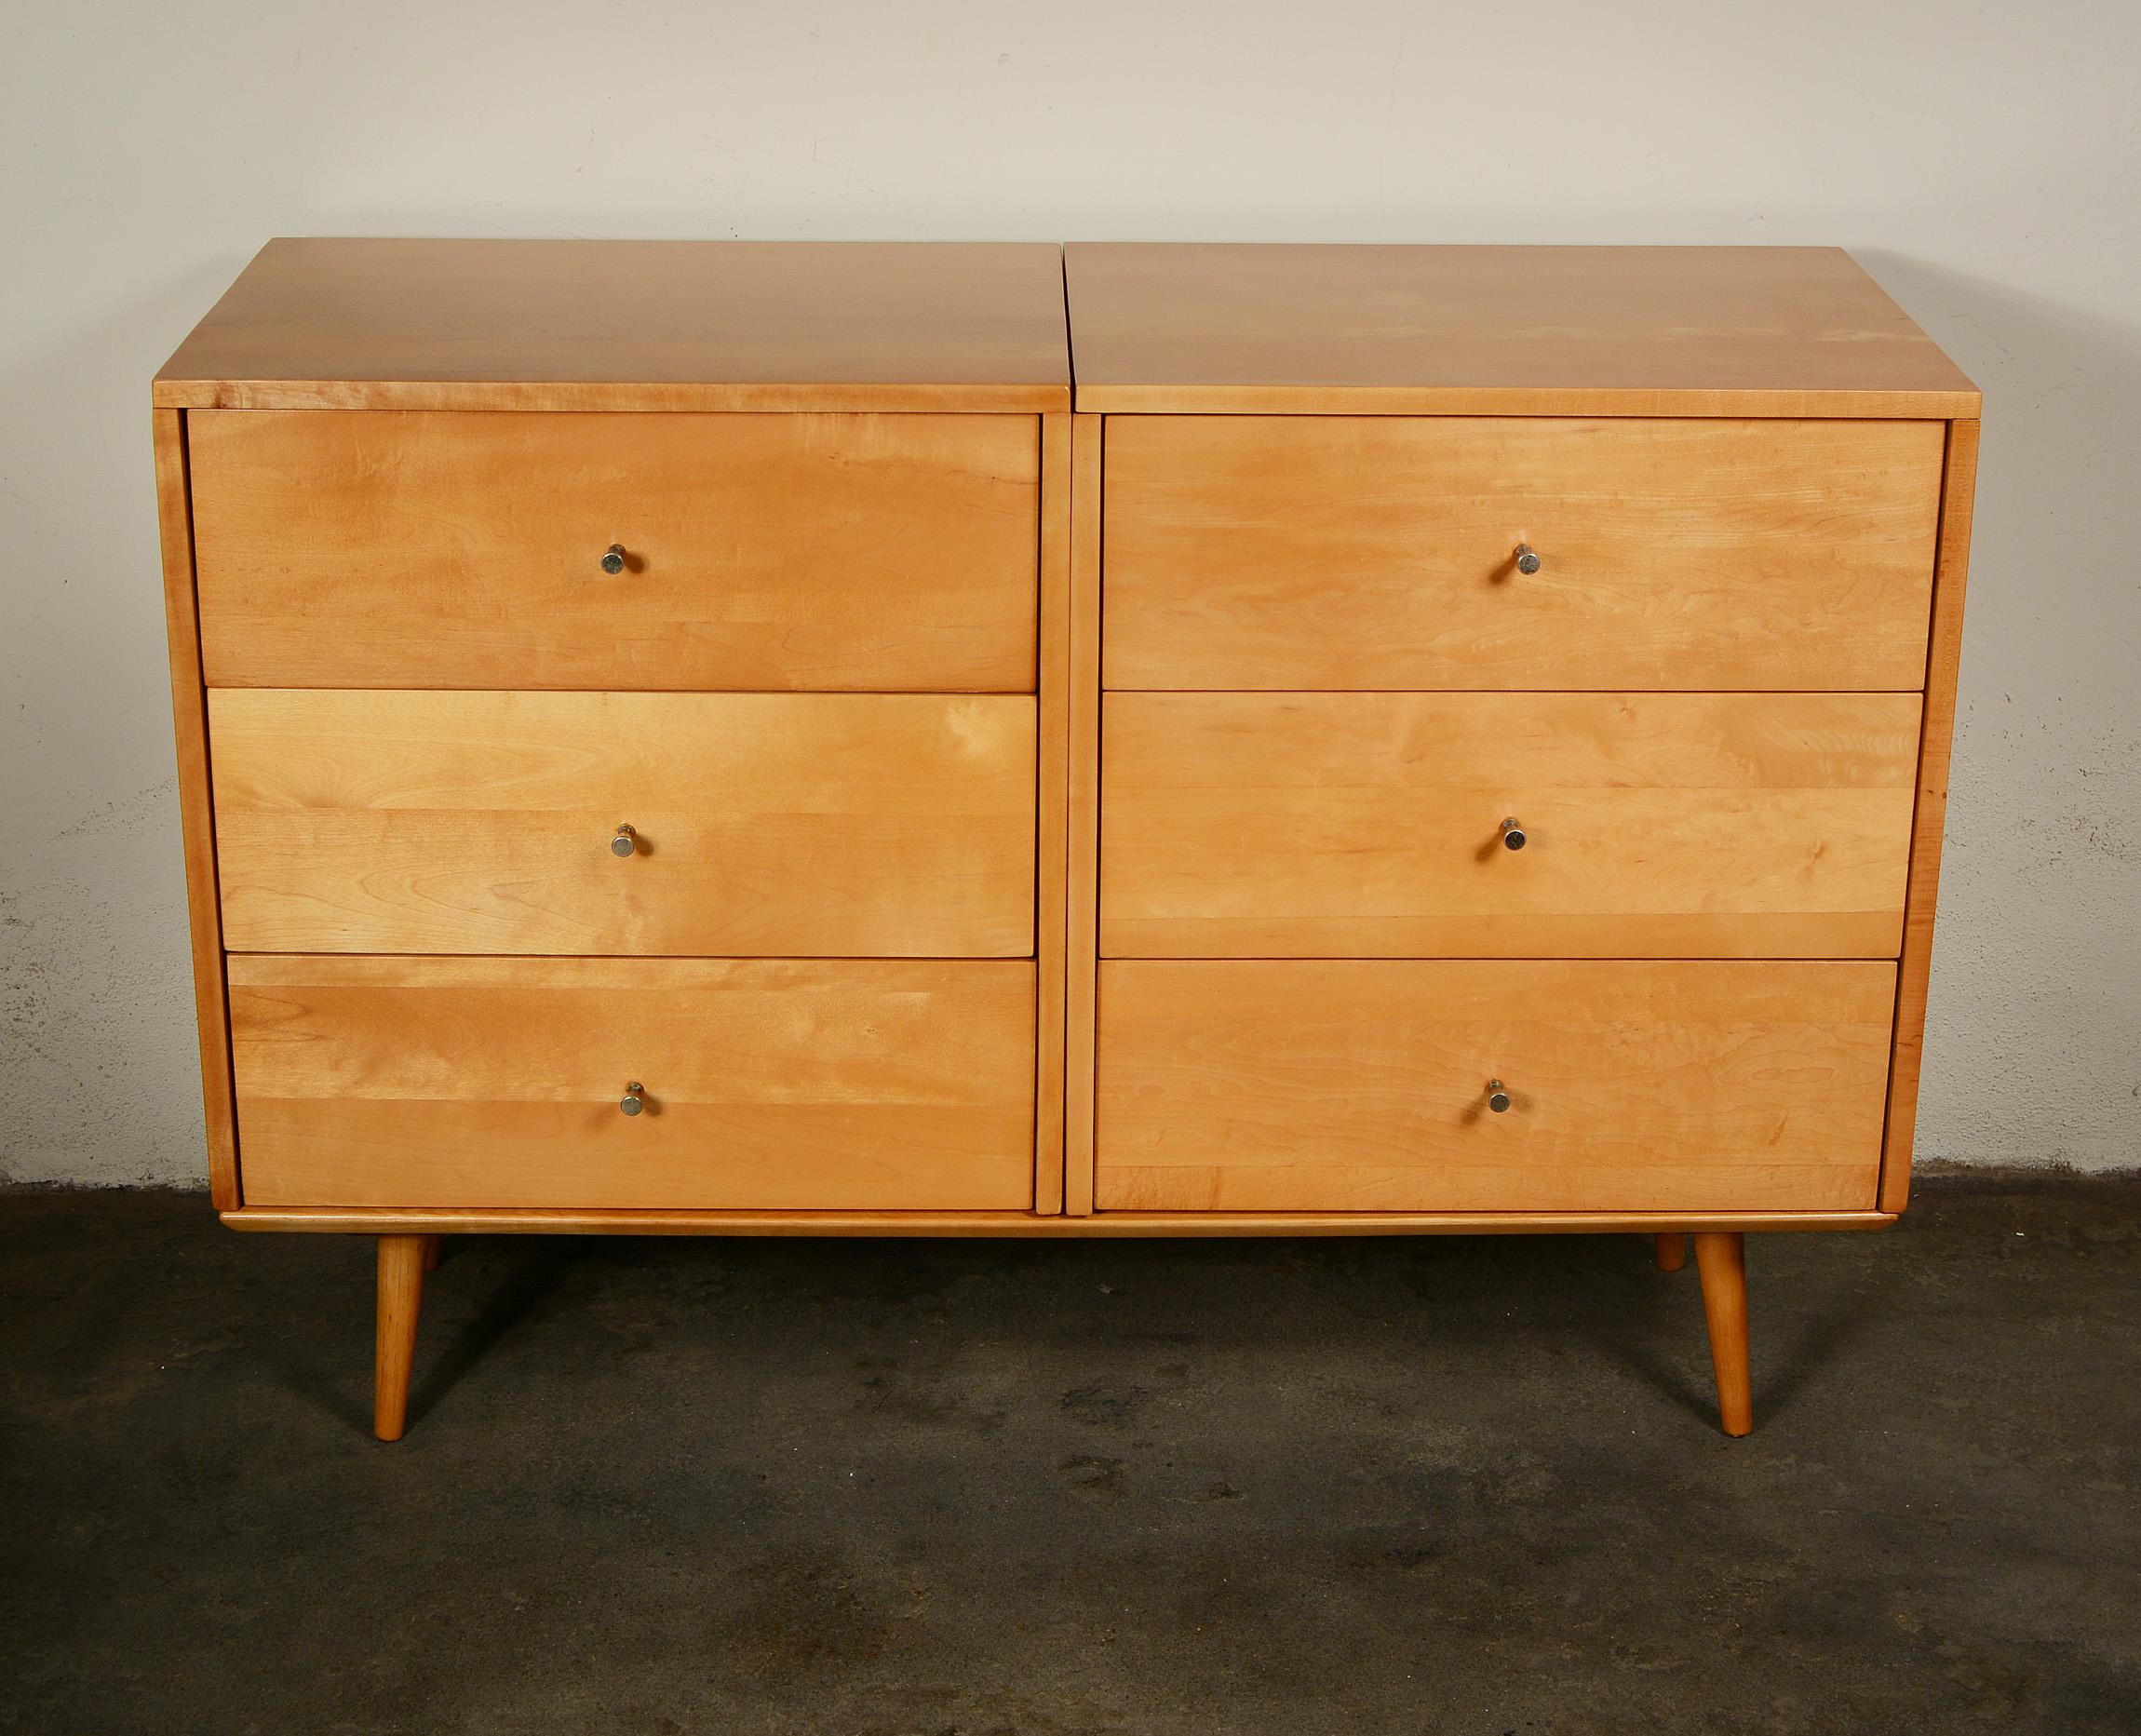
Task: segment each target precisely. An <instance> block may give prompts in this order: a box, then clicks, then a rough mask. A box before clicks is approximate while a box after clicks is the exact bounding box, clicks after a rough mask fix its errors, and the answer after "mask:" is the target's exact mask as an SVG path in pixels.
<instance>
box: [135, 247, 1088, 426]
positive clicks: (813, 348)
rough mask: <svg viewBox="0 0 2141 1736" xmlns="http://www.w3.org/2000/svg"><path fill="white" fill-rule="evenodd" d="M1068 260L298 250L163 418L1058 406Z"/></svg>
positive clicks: (229, 323) (247, 285) (171, 380)
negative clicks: (242, 413) (214, 411)
mask: <svg viewBox="0 0 2141 1736" xmlns="http://www.w3.org/2000/svg"><path fill="white" fill-rule="evenodd" d="M154 400H155V403H156V404H158V405H160V406H164V407H168V408H180V409H205V408H213V407H224V408H233V409H273V408H312V407H329V408H357V409H408V410H415V409H438V410H514V409H526V410H606V409H607V410H658V409H673V410H1005V411H1040V410H1068V409H1069V408H1070V357H1069V352H1068V346H1067V342H1066V333H1065V326H1064V310H1063V275H1062V258H1061V252H1060V250H1059V249H1057V248H1056V247H1055V246H1053V245H1050V244H1038V245H1030V244H1025V243H1002V242H912V243H910V242H829V241H828V242H807V241H803V242H790V241H763V242H762V241H497V240H384V239H334V238H304V239H283V240H276V241H271V242H269V243H268V244H267V246H266V247H264V248H263V249H261V251H260V253H259V254H258V255H256V256H255V258H254V259H253V261H252V262H251V263H250V264H249V265H248V266H247V267H246V269H245V272H244V273H243V275H241V276H239V278H238V280H237V281H236V283H235V284H233V285H232V286H231V288H230V289H229V290H228V291H227V292H226V293H225V294H224V296H223V298H222V301H220V302H219V303H216V305H215V307H214V308H213V309H212V310H211V311H210V312H209V316H208V317H207V318H205V319H203V320H202V321H201V323H200V324H199V325H198V326H197V327H195V330H194V331H193V333H192V335H191V336H189V337H188V338H187V339H186V341H185V342H184V343H182V344H181V345H180V346H179V349H178V352H177V353H176V354H175V355H174V356H173V357H171V359H170V360H169V361H168V363H167V364H165V366H164V369H163V370H162V371H161V372H160V373H158V374H157V375H156V379H155V386H154Z"/></svg>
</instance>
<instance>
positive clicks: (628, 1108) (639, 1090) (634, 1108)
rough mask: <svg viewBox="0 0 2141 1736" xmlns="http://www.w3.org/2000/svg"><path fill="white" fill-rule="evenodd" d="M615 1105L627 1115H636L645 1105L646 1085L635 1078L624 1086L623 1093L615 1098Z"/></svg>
mask: <svg viewBox="0 0 2141 1736" xmlns="http://www.w3.org/2000/svg"><path fill="white" fill-rule="evenodd" d="M617 1107H618V1108H619V1109H621V1110H624V1111H625V1113H626V1114H627V1115H637V1114H638V1113H639V1112H640V1110H643V1109H645V1108H646V1107H647V1097H646V1087H645V1086H644V1085H642V1084H641V1083H640V1082H639V1081H638V1080H637V1079H635V1080H633V1081H632V1083H630V1084H628V1085H626V1087H625V1095H624V1096H623V1097H620V1098H618V1099H617Z"/></svg>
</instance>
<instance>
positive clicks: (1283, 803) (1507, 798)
mask: <svg viewBox="0 0 2141 1736" xmlns="http://www.w3.org/2000/svg"><path fill="white" fill-rule="evenodd" d="M1101 719H1102V723H1101V766H1102V780H1103V785H1104V790H1103V797H1102V801H1101V830H1100V950H1101V952H1102V954H1103V955H1105V956H1109V957H1124V958H1139V957H1142V958H1225V957H1235V958H1259V957H1284V958H1301V957H1310V958H1314V957H1327V958H1346V957H1353V958H1379V957H1391V958H1394V957H1426V956H1437V955H1439V956H1443V957H1482V956H1504V957H1534V958H1536V957H1562V958H1600V957H1606V958H1670V957H1690V958H1698V957H1723V958H1730V957H1753V958H1892V957H1893V956H1895V953H1896V950H1897V948H1898V945H1899V943H1900V940H1901V937H1902V930H1903V902H1904V890H1905V874H1906V870H1907V868H1908V858H1909V844H1910V824H1911V811H1912V803H1913V798H1914V786H1915V782H1916V772H1917V759H1918V733H1919V695H1918V694H1917V693H1284V694H1280V693H1110V694H1109V695H1107V697H1106V699H1105V701H1104V703H1103V706H1102V712H1101ZM1510 821H1514V822H1515V827H1514V828H1506V829H1505V823H1507V822H1510ZM1512 843H1515V844H1516V845H1518V846H1519V847H1517V848H1515V849H1512V848H1510V847H1509V846H1510V845H1511V844H1512Z"/></svg>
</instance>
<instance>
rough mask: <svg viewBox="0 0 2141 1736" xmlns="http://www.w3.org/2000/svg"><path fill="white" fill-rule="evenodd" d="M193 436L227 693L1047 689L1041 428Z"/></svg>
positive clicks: (345, 431)
mask: <svg viewBox="0 0 2141 1736" xmlns="http://www.w3.org/2000/svg"><path fill="white" fill-rule="evenodd" d="M190 437H191V447H192V458H193V478H194V502H195V543H196V545H197V547H198V551H199V566H200V597H201V643H202V655H203V657H204V660H205V667H206V670H207V675H208V680H209V684H210V685H211V686H219V687H466V688H506V687H511V688H590V687H591V688H654V689H692V688H727V689H746V690H749V689H773V690H781V689H791V688H815V689H821V690H833V691H857V692H870V691H876V692H960V691H990V692H1002V693H1017V692H1027V693H1030V692H1031V691H1032V689H1033V679H1034V665H1033V656H1034V628H1035V614H1034V558H1035V556H1034V550H1035V541H1036V534H1037V525H1038V520H1039V512H1040V441H1039V429H1038V424H1037V419H1036V418H1034V417H1031V416H960V415H940V416H844V415H819V416H801V415H799V416H752V415H674V416H667V415H643V416H615V415H506V414H457V413H437V414H433V413H421V414H379V413H371V414H359V413H354V412H346V411H336V410H283V411H276V410H206V411H198V412H195V414H194V416H193V417H192V419H191V423H190ZM613 544H617V545H623V547H624V550H625V557H624V558H625V562H626V569H625V571H624V572H619V573H615V574H612V573H609V572H604V571H603V569H602V565H601V561H602V557H603V554H604V553H605V551H606V550H608V549H609V548H610V547H611V545H613Z"/></svg>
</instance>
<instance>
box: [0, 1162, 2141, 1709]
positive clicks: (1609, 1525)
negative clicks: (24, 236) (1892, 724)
mask: <svg viewBox="0 0 2141 1736" xmlns="http://www.w3.org/2000/svg"><path fill="white" fill-rule="evenodd" d="M1748 1263H1749V1266H1750V1269H1751V1283H1752V1285H1753V1312H1754V1322H1755V1396H1756V1406H1757V1426H1756V1433H1755V1434H1754V1435H1753V1436H1752V1437H1751V1438H1750V1439H1748V1440H1745V1441H1739V1442H1732V1441H1727V1440H1725V1439H1724V1438H1722V1437H1721V1436H1720V1435H1719V1434H1718V1433H1717V1428H1716V1423H1715V1418H1714V1412H1713V1408H1712V1401H1711V1394H1710V1381H1709V1370H1708V1365H1707V1361H1706V1355H1705V1352H1704V1349H1703V1330H1702V1310H1701V1304H1700V1300H1699V1296H1698V1292H1697V1289H1696V1284H1695V1276H1694V1272H1693V1271H1692V1268H1691V1266H1690V1270H1689V1271H1687V1272H1682V1273H1680V1274H1678V1275H1676V1276H1666V1275H1664V1274H1663V1273H1660V1272H1656V1271H1655V1270H1653V1269H1652V1267H1651V1265H1650V1259H1649V1255H1648V1247H1647V1245H1646V1244H1645V1243H1643V1242H1639V1241H1637V1240H1636V1239H1634V1238H1631V1237H1597V1238H1573V1237H1570V1238H1558V1237H1546V1238H1525V1239H1515V1238H1509V1239H1489V1240H1440V1239H1427V1240H1411V1241H1402V1240H1391V1241H1358V1242H1344V1241H1325V1242H1287V1243H1272V1242H1263V1243H1224V1242H1220V1243H1212V1242H1207V1243H1189V1242H1185V1243H1173V1244H1164V1243H1078V1244H1053V1245H1052V1244H1037V1243H1024V1244H1020V1243H989V1242H958V1243H926V1242H907V1243H839V1242H827V1243H808V1242H782V1241H769V1242H760V1243H751V1242H707V1241H700V1242H686V1241H656V1240H647V1241H640V1240H621V1239H620V1240H609V1241H603V1240H570V1241H565V1240H559V1241H547V1240H541V1239H528V1240H502V1239H482V1240H478V1241H474V1242H470V1243H466V1244H463V1245H461V1246H460V1247H459V1248H457V1249H455V1250H454V1251H452V1252H451V1253H450V1254H449V1257H448V1258H447V1261H446V1263H445V1265H444V1267H443V1268H442V1269H441V1270H440V1271H439V1272H438V1273H437V1274H436V1275H435V1276H434V1278H433V1280H432V1288H431V1294H430V1296H429V1298H428V1299H427V1308H426V1314H425V1319H424V1332H423V1337H422V1339H421V1341H420V1343H419V1347H418V1368H417V1386H416V1394H415V1401H414V1406H413V1409H414V1421H413V1423H412V1427H411V1434H410V1436H409V1438H408V1440H406V1441H405V1442H403V1443H402V1444H401V1445H400V1446H398V1447H382V1446H380V1445H378V1444H377V1443H375V1442H373V1441H372V1440H370V1438H369V1435H368V1434H367V1433H366V1422H367V1416H368V1406H369V1402H370V1361H369V1358H370V1306H371V1296H370V1276H371V1266H370V1245H369V1244H368V1243H364V1242H359V1241H356V1240H353V1239H346V1238H327V1237H312V1236H284V1237H271V1236H244V1237H241V1236H237V1235H234V1234H232V1233H231V1232H229V1231H224V1230H222V1228H220V1227H219V1226H218V1225H217V1224H216V1223H215V1221H214V1220H213V1218H211V1216H210V1215H209V1208H208V1205H207V1203H206V1201H205V1200H203V1199H201V1198H199V1197H194V1196H174V1195H168V1194H162V1195H159V1194H142V1193H130V1194H84V1193H74V1194H52V1193H20V1192H18V1193H13V1194H7V1195H4V1196H0V1400H4V1405H5V1427H6V1433H5V1435H4V1436H0V1729H6V1730H10V1731H13V1730H23V1731H34V1732H37V1733H38V1736H47V1733H52V1736H62V1733H63V1736H91V1733H98V1732H105V1731H111V1732H122V1731H123V1732H128V1736H148V1733H150V1732H161V1731H182V1732H188V1733H192V1732H214V1733H215V1736H239V1733H240V1732H248V1731H260V1732H273V1733H275V1736H286V1733H288V1732H356V1731H390V1730H391V1731H400V1730H407V1731H424V1732H442V1731H484V1732H506V1731H544V1732H554V1731H583V1730H584V1731H617V1732H633V1733H634V1736H639V1733H640V1732H650V1731H693V1732H697V1731H708V1732H720V1733H722V1736H727V1733H729V1732H737V1733H743V1732H759V1731H795V1732H809V1733H810V1736H821V1733H833V1736H909V1733H912V1736H948V1733H950V1732H958V1733H959V1736H986V1733H989V1732H1021V1733H1023V1732H1034V1733H1036V1736H1071V1733H1073V1732H1100V1731H1122V1732H1132V1733H1134V1736H1146V1733H1151V1736H1167V1733H1170V1732H1187V1731H1198V1732H1205V1731H1226V1732H1237V1731H1238V1732H1249V1733H1252V1736H1262V1733H1263V1732H1272V1733H1274V1736H1276V1733H1284V1736H1297V1733H1298V1736H1318V1733H1320V1732H1326V1731H1330V1732H1338V1731H1343V1732H1347V1733H1348V1736H1362V1733H1366V1732H1383V1731H1391V1732H1397V1731H1403V1732H1407V1733H1412V1732H1442V1731H1453V1732H1467V1733H1469V1732H1479V1733H1481V1736H1502V1733H1503V1732H1534V1731H1621V1730H1626V1731H1637V1730H1640V1731H1645V1732H1655V1731H1672V1730H1700V1731H1703V1732H1706V1733H1717V1732H1735V1731H1789V1732H1794V1733H1798V1732H1806V1731H1820V1730H1839V1731H1854V1732H1857V1731H1885V1730H1926V1731H1940V1732H1944V1733H1947V1732H1955V1731H1959V1730H1963V1729H1978V1728H1982V1729H1995V1730H2000V1731H2002V1732H2009V1731H2045V1732H2059V1733H2060V1736H2078V1733H2080V1732H2085V1731H2121V1732H2133V1731H2135V1730H2137V1729H2141V1492H2137V1491H2141V1178H2133V1179H2121V1180H2091V1181H2081V1180H2073V1179H2067V1180H2048V1179H2022V1178H2014V1177H2008V1178H1972V1179H1948V1180H1930V1181H1926V1182H1924V1183H1923V1184H1922V1185H1921V1188H1920V1192H1919V1199H1918V1201H1917V1202H1916V1204H1914V1206H1913V1209H1912V1212H1911V1215H1910V1216H1909V1217H1908V1218H1906V1219H1905V1222H1904V1224H1903V1225H1902V1226H1901V1227H1900V1228H1898V1229H1897V1230H1895V1231H1891V1232H1889V1233H1887V1234H1885V1235H1831V1236H1793V1237H1767V1238H1762V1239H1760V1240H1759V1241H1757V1242H1756V1243H1755V1244H1754V1245H1752V1246H1751V1249H1750V1254H1749V1262H1748Z"/></svg>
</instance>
